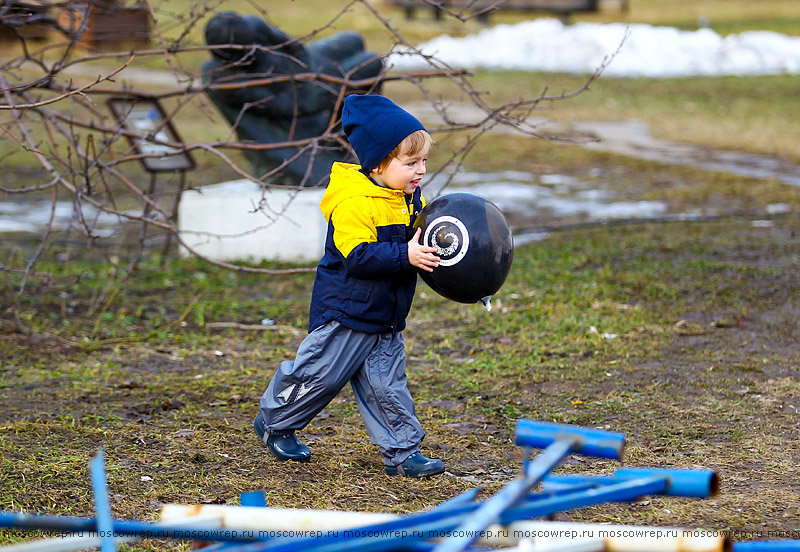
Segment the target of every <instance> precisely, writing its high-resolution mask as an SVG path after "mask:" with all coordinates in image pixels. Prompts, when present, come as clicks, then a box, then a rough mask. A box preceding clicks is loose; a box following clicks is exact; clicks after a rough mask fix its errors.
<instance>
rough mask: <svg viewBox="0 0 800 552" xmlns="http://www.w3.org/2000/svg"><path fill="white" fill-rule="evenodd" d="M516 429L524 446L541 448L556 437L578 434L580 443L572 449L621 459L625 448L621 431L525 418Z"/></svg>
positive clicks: (570, 437)
mask: <svg viewBox="0 0 800 552" xmlns="http://www.w3.org/2000/svg"><path fill="white" fill-rule="evenodd" d="M516 433H517V439H516V443H517V445H519V446H523V447H532V448H539V449H542V448H547V447H548V446H550V445H551V444H552V443H553V442H555V441H557V440H560V439H572V438H575V437H578V438H579V441H578V444H577V445H576V446H575V448H573V450H572V452H575V453H578V454H583V455H586V456H597V457H600V458H611V459H613V460H620V459H622V453H623V451H624V449H625V435H624V434H622V433H615V432H612V431H602V430H599V429H589V428H585V427H578V426H572V425H567V424H554V423H550V422H540V421H536V420H527V419H523V420H519V421H518V422H517V430H516Z"/></svg>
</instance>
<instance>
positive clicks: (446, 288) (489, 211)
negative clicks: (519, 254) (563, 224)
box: [414, 192, 514, 303]
mask: <svg viewBox="0 0 800 552" xmlns="http://www.w3.org/2000/svg"><path fill="white" fill-rule="evenodd" d="M418 227H419V228H422V235H421V236H420V240H421V242H422V244H423V245H428V246H430V247H435V248H436V249H437V253H436V254H437V255H438V256H439V257H440V258H441V261H440V262H439V266H438V267H436V268H434V269H433V272H427V271H424V270H419V273H420V275H421V276H422V279H423V280H424V281H425V283H426V284H428V285H429V286H430V287H431V289H433V290H434V291H435V292H436V293H438V294H439V295H441V296H443V297H446V298H448V299H451V300H453V301H458V302H459V303H477V302H479V301H482V300H483V299H485V298H487V297H490V296H492V295H494V294H495V293H496V292H497V290H499V289H500V287H501V286H502V285H503V282H505V281H506V277H507V276H508V271H509V270H510V269H511V261H512V259H513V258H514V240H513V238H512V236H511V229H510V228H509V226H508V222H507V221H506V218H505V217H504V216H503V213H502V212H501V211H500V209H498V207H497V205H495V204H494V203H492V202H491V201H487V200H486V199H484V198H482V197H480V196H478V195H475V194H470V193H461V192H459V193H453V194H447V195H443V196H441V197H438V198H436V199H434V200H433V201H431V202H430V203H429V204H428V205H426V206H425V208H424V209H423V210H422V211H421V212H420V214H419V215H417V219H416V221H415V222H414V228H415V229H416V228H418Z"/></svg>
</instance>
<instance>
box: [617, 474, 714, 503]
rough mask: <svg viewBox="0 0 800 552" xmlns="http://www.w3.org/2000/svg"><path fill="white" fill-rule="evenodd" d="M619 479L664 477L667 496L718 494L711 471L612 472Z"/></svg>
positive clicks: (703, 496)
mask: <svg viewBox="0 0 800 552" xmlns="http://www.w3.org/2000/svg"><path fill="white" fill-rule="evenodd" d="M614 476H615V477H618V478H620V479H638V478H640V477H666V478H668V479H669V489H668V490H667V493H666V494H668V495H669V496H689V497H698V498H708V497H711V496H716V495H717V494H719V477H718V476H717V473H716V472H715V471H713V470H677V469H668V468H623V469H619V470H617V471H615V472H614Z"/></svg>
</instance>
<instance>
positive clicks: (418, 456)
mask: <svg viewBox="0 0 800 552" xmlns="http://www.w3.org/2000/svg"><path fill="white" fill-rule="evenodd" d="M384 469H385V470H386V473H387V474H389V475H404V476H406V477H428V476H430V475H436V474H437V473H442V472H443V471H444V462H442V461H441V460H436V459H433V458H425V457H424V456H422V453H421V452H415V453H414V454H412V455H411V456H409V457H408V458H406V459H405V460H404V461H403V463H402V464H398V465H397V466H386V467H385V468H384Z"/></svg>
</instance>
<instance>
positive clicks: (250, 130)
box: [203, 12, 383, 186]
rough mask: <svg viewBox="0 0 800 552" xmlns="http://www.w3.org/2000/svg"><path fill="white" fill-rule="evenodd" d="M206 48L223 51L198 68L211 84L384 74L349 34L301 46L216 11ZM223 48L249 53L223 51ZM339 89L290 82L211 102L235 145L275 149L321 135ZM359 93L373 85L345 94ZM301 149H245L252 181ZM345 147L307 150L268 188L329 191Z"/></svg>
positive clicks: (223, 94) (259, 24) (251, 20)
mask: <svg viewBox="0 0 800 552" xmlns="http://www.w3.org/2000/svg"><path fill="white" fill-rule="evenodd" d="M206 42H207V43H208V45H209V46H217V45H219V46H221V47H220V48H214V49H213V50H212V55H213V59H212V60H210V61H207V62H206V63H205V64H204V65H203V75H204V82H206V83H208V82H212V83H216V84H224V83H232V82H241V81H247V80H253V79H262V78H268V77H275V76H282V75H288V76H292V75H295V74H299V73H317V74H321V75H332V76H335V77H340V78H344V77H345V76H347V77H349V79H350V80H359V79H366V78H371V77H375V76H377V75H379V74H380V72H381V71H382V70H383V62H382V61H381V59H380V57H378V55H377V54H374V53H370V52H365V51H364V42H363V40H362V38H361V36H360V35H358V34H357V33H354V32H343V33H339V34H336V35H334V36H331V37H329V38H326V39H322V40H318V41H315V42H311V43H309V44H302V43H300V42H299V41H297V40H294V39H293V38H291V37H289V36H287V35H286V34H284V33H283V32H282V31H280V30H278V29H276V28H274V27H270V26H268V25H267V24H266V23H265V22H264V21H263V20H262V19H260V18H258V17H255V16H250V15H244V16H242V15H239V14H237V13H235V12H222V13H219V14H217V15H215V16H214V17H213V18H212V19H211V20H210V21H209V22H208V25H206ZM225 45H242V46H253V47H252V48H231V47H228V48H225V47H224V46H225ZM340 89H341V86H340V85H339V84H336V83H329V82H324V81H322V80H319V79H315V80H310V81H309V80H294V79H290V80H288V81H286V82H279V83H274V84H268V85H261V86H251V87H246V88H238V89H233V90H210V91H209V92H208V95H209V97H210V98H211V100H212V101H213V102H214V104H215V105H216V106H217V108H218V109H219V110H220V111H221V112H222V114H223V115H224V116H225V117H226V118H227V119H228V121H229V122H230V123H231V125H232V126H234V128H235V130H236V133H237V135H238V136H239V139H240V140H243V141H245V140H246V141H252V142H257V143H279V142H286V141H292V140H301V139H306V138H314V137H317V136H320V135H321V134H323V133H324V132H325V130H326V129H327V128H328V126H329V124H330V122H331V120H332V118H334V117H335V120H337V121H338V120H339V119H340V113H334V112H333V110H334V107H335V104H336V98H337V97H338V95H339V92H340ZM358 90H363V91H367V90H368V91H370V92H375V93H378V92H379V89H378V88H377V87H375V86H372V87H367V88H364V89H358V88H354V87H350V88H348V89H347V90H346V92H345V93H346V94H348V93H352V92H354V91H358ZM301 150H302V148H301V147H284V148H280V149H273V150H260V151H252V150H245V155H246V156H247V158H248V160H249V161H250V162H251V164H252V166H253V171H254V174H256V175H259V176H260V175H263V174H264V173H266V172H268V171H270V170H272V169H274V168H275V167H278V166H279V165H281V164H282V163H283V162H284V161H286V160H290V159H293V158H294V157H295V156H298V153H299V152H300V151H301ZM347 155H348V150H347V148H346V147H345V146H344V145H343V144H342V143H340V142H338V141H330V142H328V143H321V144H320V148H318V149H317V151H311V150H310V149H309V150H306V151H303V152H302V153H299V157H297V159H294V160H293V161H291V162H290V163H289V164H288V165H287V166H286V167H284V168H283V169H282V171H281V174H282V179H280V180H276V179H272V180H270V182H272V183H279V184H291V185H299V184H301V183H302V184H303V185H305V186H316V185H319V184H327V179H328V174H329V172H330V168H331V164H332V163H333V162H334V161H343V160H353V158H352V157H351V158H349V159H348V158H347Z"/></svg>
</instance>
